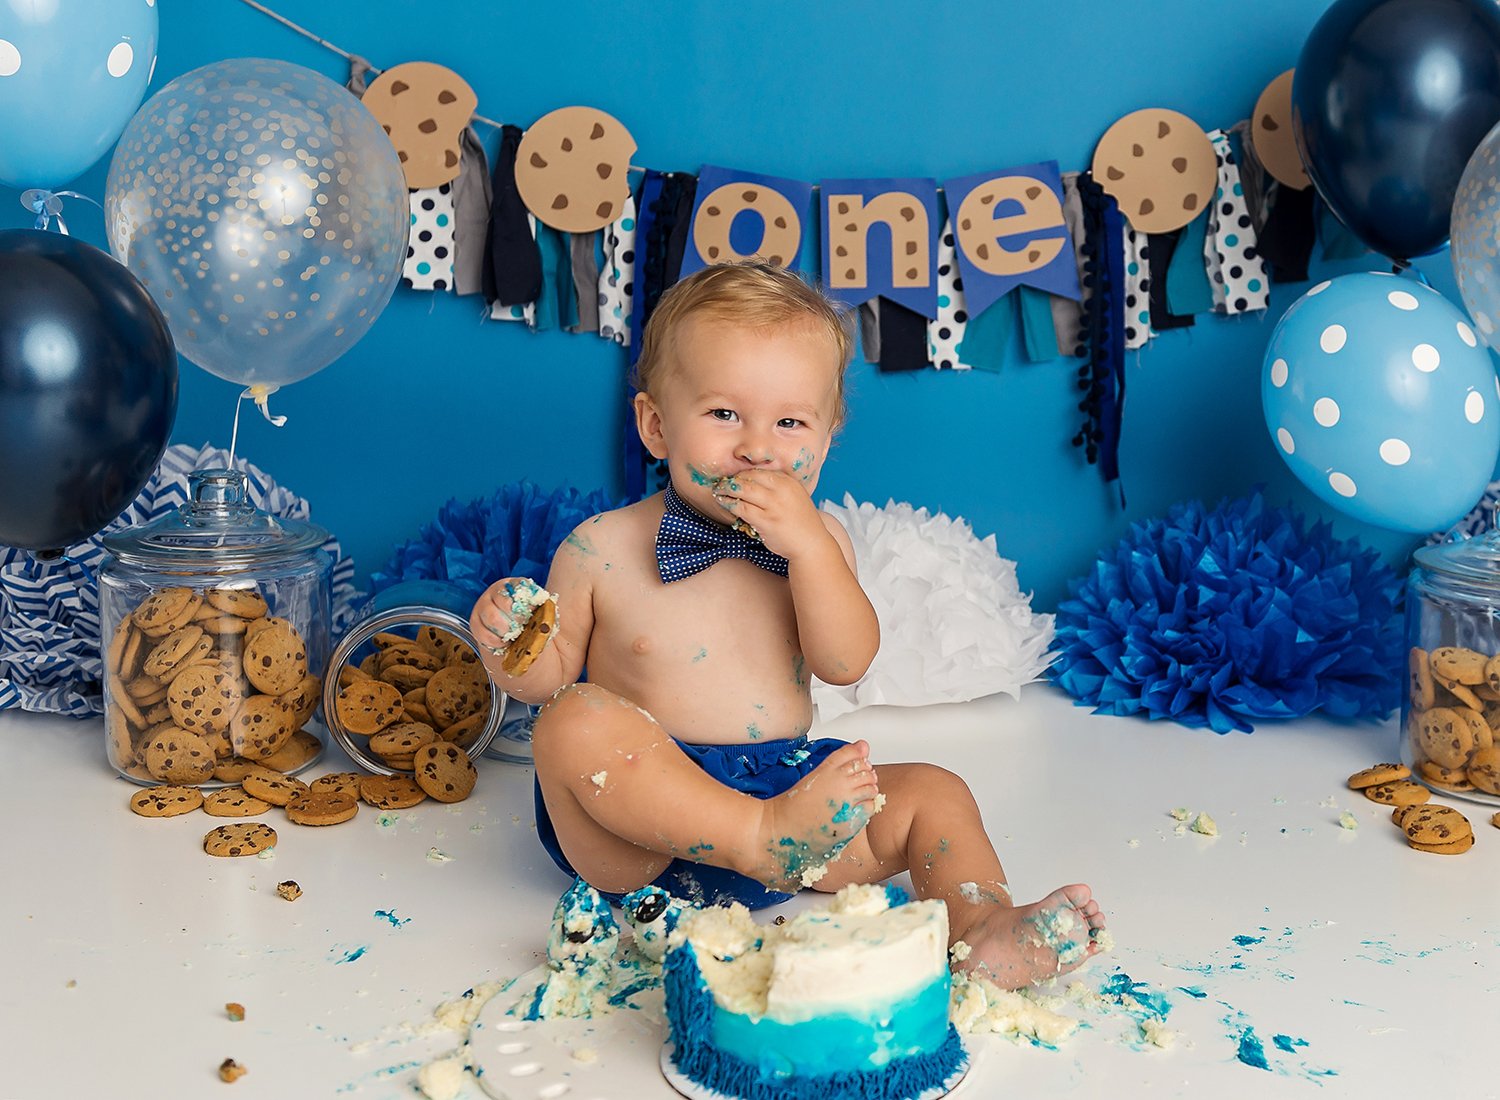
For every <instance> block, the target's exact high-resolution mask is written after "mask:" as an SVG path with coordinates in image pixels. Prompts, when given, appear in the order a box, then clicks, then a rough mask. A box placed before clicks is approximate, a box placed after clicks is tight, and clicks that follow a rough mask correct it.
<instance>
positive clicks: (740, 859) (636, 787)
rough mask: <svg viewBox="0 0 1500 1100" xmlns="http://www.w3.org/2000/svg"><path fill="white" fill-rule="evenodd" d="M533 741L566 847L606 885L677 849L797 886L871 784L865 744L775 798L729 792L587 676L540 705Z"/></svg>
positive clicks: (845, 836) (865, 803) (645, 876)
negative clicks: (588, 679) (802, 875)
mask: <svg viewBox="0 0 1500 1100" xmlns="http://www.w3.org/2000/svg"><path fill="white" fill-rule="evenodd" d="M532 749H533V752H534V753H535V756H536V774H537V781H538V782H539V783H540V785H541V788H542V797H543V799H545V801H546V803H547V812H548V814H549V815H550V816H551V818H552V825H553V827H554V828H555V829H556V830H557V839H558V842H559V844H560V845H561V846H562V850H563V854H564V855H565V856H567V858H568V862H569V863H570V864H572V866H573V868H574V870H576V871H577V872H578V873H579V874H580V875H582V876H583V878H584V880H585V881H587V882H588V883H589V884H590V885H591V886H594V887H596V888H597V889H600V890H604V891H607V892H610V893H619V892H624V891H628V890H634V889H637V888H638V887H641V886H644V885H645V884H646V883H648V882H650V881H651V880H652V879H654V878H655V877H656V876H657V875H659V874H660V873H661V872H662V871H663V870H665V869H666V866H667V864H669V863H670V862H671V861H672V858H673V857H674V856H680V857H681V858H683V859H687V860H692V861H695V862H698V863H708V864H711V865H713V866H715V867H726V868H728V869H730V870H732V871H738V872H739V873H740V874H743V875H747V876H749V877H750V878H753V879H755V880H756V881H758V882H760V883H763V884H764V885H766V886H770V887H773V888H778V889H792V890H795V889H797V886H798V878H799V876H800V875H801V873H802V871H803V870H804V869H806V868H808V867H815V866H819V865H821V864H822V863H823V862H824V861H825V860H826V859H827V858H828V856H829V855H830V854H831V853H834V852H837V851H838V850H839V849H840V848H841V847H842V846H843V845H845V844H847V843H848V842H849V839H850V838H851V837H852V836H854V835H855V834H856V833H858V832H859V830H860V829H861V828H862V827H863V825H864V823H865V821H866V820H867V819H868V817H869V808H870V805H871V803H873V801H874V799H875V795H876V793H877V787H876V782H875V773H874V771H873V770H872V769H871V767H870V762H869V751H870V750H869V746H868V745H866V744H865V743H864V742H863V741H860V742H858V743H857V744H854V745H848V746H845V747H844V748H841V749H839V750H838V751H837V752H835V753H833V754H832V755H830V756H829V757H828V759H826V760H825V761H824V762H823V763H822V764H820V765H819V766H818V767H817V768H816V769H815V770H814V771H812V772H811V773H810V774H808V776H807V777H806V778H805V779H803V780H802V782H800V783H798V784H797V786H795V787H793V788H792V789H791V790H789V791H787V792H785V793H784V794H780V795H777V796H776V797H775V798H770V799H765V800H762V799H759V798H755V797H754V796H752V795H748V794H744V793H742V792H740V791H736V790H733V789H731V788H729V787H726V786H724V784H722V783H720V782H719V781H718V780H716V779H714V778H712V777H711V776H709V775H707V774H706V773H705V772H704V771H703V770H702V769H701V768H699V767H698V766H697V765H696V764H694V763H693V762H692V761H691V760H690V759H688V757H687V755H686V754H685V753H684V752H683V751H682V750H681V749H680V748H678V747H677V744H676V743H675V742H674V741H673V740H672V738H671V737H670V736H668V735H667V733H666V731H665V730H663V729H662V728H661V726H660V725H658V724H657V722H656V720H655V719H653V718H652V717H651V716H650V715H649V714H647V713H646V712H645V711H643V710H641V709H640V708H639V707H637V706H636V705H635V704H633V703H631V702H630V701H629V700H628V699H624V698H621V697H620V696H618V695H615V694H614V693H613V692H610V691H606V690H604V689H603V688H601V687H598V686H596V685H593V684H578V685H575V686H574V687H571V688H567V689H565V690H564V691H562V692H560V693H558V695H557V696H556V697H554V698H553V699H552V701H551V702H549V703H548V704H547V705H546V706H545V707H544V708H543V709H542V712H541V714H540V715H538V716H537V720H536V727H535V730H534V732H533V734H532ZM850 807H852V808H853V809H852V812H851V811H850V809H849V808H850Z"/></svg>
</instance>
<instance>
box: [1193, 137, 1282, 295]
mask: <svg viewBox="0 0 1500 1100" xmlns="http://www.w3.org/2000/svg"><path fill="white" fill-rule="evenodd" d="M1208 137H1209V140H1210V141H1212V142H1213V145H1214V155H1215V156H1216V157H1217V158H1218V162H1219V189H1218V192H1217V194H1215V196H1214V212H1213V219H1214V220H1213V221H1211V222H1210V223H1209V230H1210V232H1209V235H1208V236H1207V237H1205V238H1204V240H1205V244H1204V248H1205V250H1207V249H1208V248H1212V249H1213V251H1214V256H1213V259H1212V260H1211V261H1210V262H1209V267H1208V271H1209V277H1210V278H1211V279H1213V286H1214V299H1215V305H1214V309H1215V310H1216V311H1221V312H1224V313H1228V314H1235V313H1248V312H1249V311H1250V310H1253V309H1265V308H1266V306H1267V305H1269V304H1270V301H1271V288H1270V280H1268V279H1267V278H1266V263H1265V260H1263V259H1261V256H1260V250H1259V249H1258V248H1257V246H1256V244H1257V242H1256V237H1255V226H1254V224H1253V223H1252V222H1251V220H1250V209H1249V207H1248V206H1246V205H1245V192H1244V188H1243V186H1242V185H1241V183H1240V167H1239V165H1238V164H1236V163H1235V160H1234V150H1232V149H1231V148H1230V147H1229V135H1228V134H1226V133H1224V131H1223V130H1215V131H1214V132H1213V133H1211V134H1209V135H1208ZM1215 264H1217V267H1218V270H1217V272H1215V270H1214V265H1215Z"/></svg>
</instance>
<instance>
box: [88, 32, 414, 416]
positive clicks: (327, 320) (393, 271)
mask: <svg viewBox="0 0 1500 1100" xmlns="http://www.w3.org/2000/svg"><path fill="white" fill-rule="evenodd" d="M410 217H411V215H410V209H409V206H408V201H407V192H406V180H405V177H404V175H403V174H402V171H401V162H400V160H399V159H398V158H397V156H396V150H395V148H394V147H393V146H392V145H391V142H390V139H389V138H387V137H386V135H385V132H384V131H383V130H382V129H381V127H380V124H379V123H378V122H376V121H375V118H374V116H373V115H371V114H370V112H369V111H368V110H367V109H366V108H365V107H364V105H363V104H361V103H360V102H359V100H358V99H356V98H355V97H354V96H353V95H351V94H350V93H349V92H348V91H347V90H345V89H344V88H341V87H340V86H339V85H337V84H335V83H334V82H333V81H331V80H329V79H328V78H327V77H325V76H322V75H321V74H319V73H315V72H313V71H312V70H311V69H306V68H303V67H302V66H300V65H293V64H291V63H289V62H286V61H268V60H263V59H259V58H238V59H234V60H229V61H220V62H217V63H215V64H213V65H205V66H204V67H203V68H200V69H194V70H193V71H192V72H189V73H186V74H184V75H183V76H180V77H178V78H177V79H176V80H174V81H172V82H171V83H170V84H168V85H167V86H166V87H164V88H163V89H162V90H161V91H159V92H158V93H157V94H156V95H154V96H152V97H151V99H150V100H149V101H148V102H147V103H146V104H145V105H144V106H143V107H142V108H141V109H140V111H138V112H137V113H136V116H135V118H133V119H132V120H131V122H130V125H129V126H128V127H127V128H126V130H125V133H124V136H122V137H121V138H120V143H119V145H118V146H117V148H116V150H115V155H114V159H113V161H111V163H110V168H109V180H108V182H107V184H106V187H105V222H106V228H107V231H108V234H109V243H110V248H111V249H112V250H113V252H114V255H115V258H116V259H118V260H120V261H121V262H122V263H124V264H125V265H126V266H127V267H129V269H130V271H131V273H132V274H134V275H135V276H137V277H138V278H139V279H140V280H141V282H143V283H145V284H146V288H147V289H148V290H149V291H150V292H151V296H152V297H153V298H154V299H155V300H156V304H157V305H158V306H160V307H161V310H162V312H163V313H164V314H166V317H167V323H168V324H169V325H170V326H171V329H172V336H173V338H174V339H175V340H176V342H177V349H178V351H180V352H181V353H182V354H183V355H185V356H186V357H187V358H189V359H191V360H192V361H193V362H194V363H197V364H198V365H199V366H200V367H202V368H203V369H205V370H207V371H209V372H210V373H211V374H216V375H218V376H219V377H220V378H225V379H228V380H229V381H231V382H238V383H241V384H243V385H247V386H250V385H264V386H268V387H275V386H282V385H286V384H287V383H289V382H296V381H298V380H300V379H303V378H306V377H307V376H308V375H310V374H312V373H314V372H315V371H319V370H322V369H323V368H324V367H326V366H327V365H328V364H329V363H332V362H333V361H334V360H335V359H337V358H338V357H339V356H341V355H343V354H344V352H346V351H348V350H349V349H350V348H351V347H353V346H354V344H355V343H356V342H357V341H358V340H359V338H360V337H361V336H363V335H364V334H365V333H366V332H368V331H369V329H370V326H371V324H373V323H374V321H375V318H376V317H378V316H380V311H381V310H382V309H384V308H385V304H386V303H387V302H388V301H390V297H391V293H392V291H393V290H394V289H395V287H396V284H397V283H398V282H399V281H400V275H401V264H402V261H403V259H404V258H405V256H406V237H407V231H408V228H409V224H410Z"/></svg>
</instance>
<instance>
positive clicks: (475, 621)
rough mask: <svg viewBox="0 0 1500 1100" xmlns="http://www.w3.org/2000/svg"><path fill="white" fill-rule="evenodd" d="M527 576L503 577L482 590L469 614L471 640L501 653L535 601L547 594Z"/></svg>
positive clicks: (528, 614) (530, 611) (536, 602)
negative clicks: (482, 592)
mask: <svg viewBox="0 0 1500 1100" xmlns="http://www.w3.org/2000/svg"><path fill="white" fill-rule="evenodd" d="M547 595H548V593H547V591H546V589H543V588H541V587H540V586H538V585H537V583H536V582H535V581H533V580H532V579H531V578H530V577H505V578H504V579H502V580H498V581H496V582H495V583H494V584H492V585H490V586H489V587H488V588H487V589H485V590H484V594H483V595H481V596H480V597H479V599H478V600H477V601H476V602H475V604H474V612H473V614H471V615H470V616H469V629H470V630H472V631H473V632H474V640H475V641H477V642H478V643H479V644H480V645H482V646H484V647H485V648H486V649H488V650H489V651H490V652H491V653H494V654H497V655H498V654H501V653H504V652H505V650H506V648H507V647H508V646H509V645H510V643H511V642H512V641H514V640H515V639H516V637H517V636H518V635H519V634H520V633H521V629H522V627H524V626H525V625H526V621H527V620H528V619H530V618H531V613H532V611H533V610H535V608H536V605H537V604H538V603H539V602H541V601H543V600H545V599H546V598H547Z"/></svg>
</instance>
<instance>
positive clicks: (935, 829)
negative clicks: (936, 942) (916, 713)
mask: <svg viewBox="0 0 1500 1100" xmlns="http://www.w3.org/2000/svg"><path fill="white" fill-rule="evenodd" d="M880 789H881V791H882V792H883V793H884V794H885V796H886V804H885V809H884V810H883V811H881V813H879V814H877V815H876V816H875V817H873V818H871V820H870V824H869V827H868V828H866V829H865V831H864V833H863V834H862V835H861V836H859V837H856V838H855V840H854V841H853V842H852V843H850V845H849V846H848V847H847V848H846V849H845V850H844V852H843V854H842V855H840V856H839V858H838V859H837V860H835V861H834V862H833V863H830V864H829V866H828V874H827V876H825V878H824V879H823V881H821V882H819V883H818V884H817V888H818V889H819V890H836V889H838V888H839V887H840V886H842V885H844V884H846V883H850V882H880V881H882V880H884V879H887V878H889V877H890V876H892V875H894V874H898V873H900V872H901V871H910V872H911V880H912V885H913V886H915V887H916V891H917V896H918V897H921V898H941V899H942V900H943V901H945V902H947V904H948V928H949V942H950V943H955V942H957V941H958V940H963V941H964V942H965V943H966V944H967V945H968V946H969V949H970V953H969V955H968V956H967V957H966V958H964V959H962V960H957V961H956V963H957V967H958V969H960V970H971V971H973V972H974V973H976V974H980V975H983V976H984V977H986V978H989V979H990V980H991V981H992V982H994V983H995V984H996V985H998V986H1001V987H1002V988H1005V989H1019V988H1020V987H1022V986H1025V985H1030V984H1033V983H1035V982H1039V981H1044V980H1046V979H1047V978H1050V977H1052V976H1053V975H1055V974H1060V973H1063V972H1065V971H1068V970H1072V969H1073V968H1074V967H1076V966H1078V965H1079V964H1080V963H1082V962H1083V960H1084V959H1086V958H1088V957H1089V956H1090V955H1093V954H1097V953H1098V950H1099V949H1098V948H1097V947H1096V946H1095V945H1094V943H1093V941H1092V938H1091V933H1092V932H1094V931H1096V930H1098V929H1102V928H1103V927H1104V914H1103V913H1101V912H1100V911H1099V904H1098V902H1096V901H1094V899H1093V897H1092V896H1091V895H1090V893H1089V888H1088V887H1087V886H1064V887H1062V888H1061V889H1058V890H1054V891H1053V892H1052V893H1050V894H1048V895H1047V896H1046V897H1045V898H1043V899H1042V900H1041V901H1038V902H1034V903H1032V904H1031V905H1024V906H1016V905H1015V904H1014V903H1013V902H1012V900H1011V896H1010V889H1009V887H1007V886H1006V884H1005V872H1004V870H1002V869H1001V867H1000V859H999V857H998V856H996V855H995V847H994V845H993V844H991V843H990V838H989V837H988V836H987V835H986V834H985V831H984V823H983V821H981V820H980V816H979V807H978V806H977V805H975V803H974V796H973V794H972V793H970V791H969V788H968V785H967V784H966V783H964V781H963V780H962V779H960V778H959V777H958V776H956V775H954V774H953V773H952V772H949V771H944V770H943V769H942V768H938V767H934V766H932V765H930V764H882V765H881V766H880Z"/></svg>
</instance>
